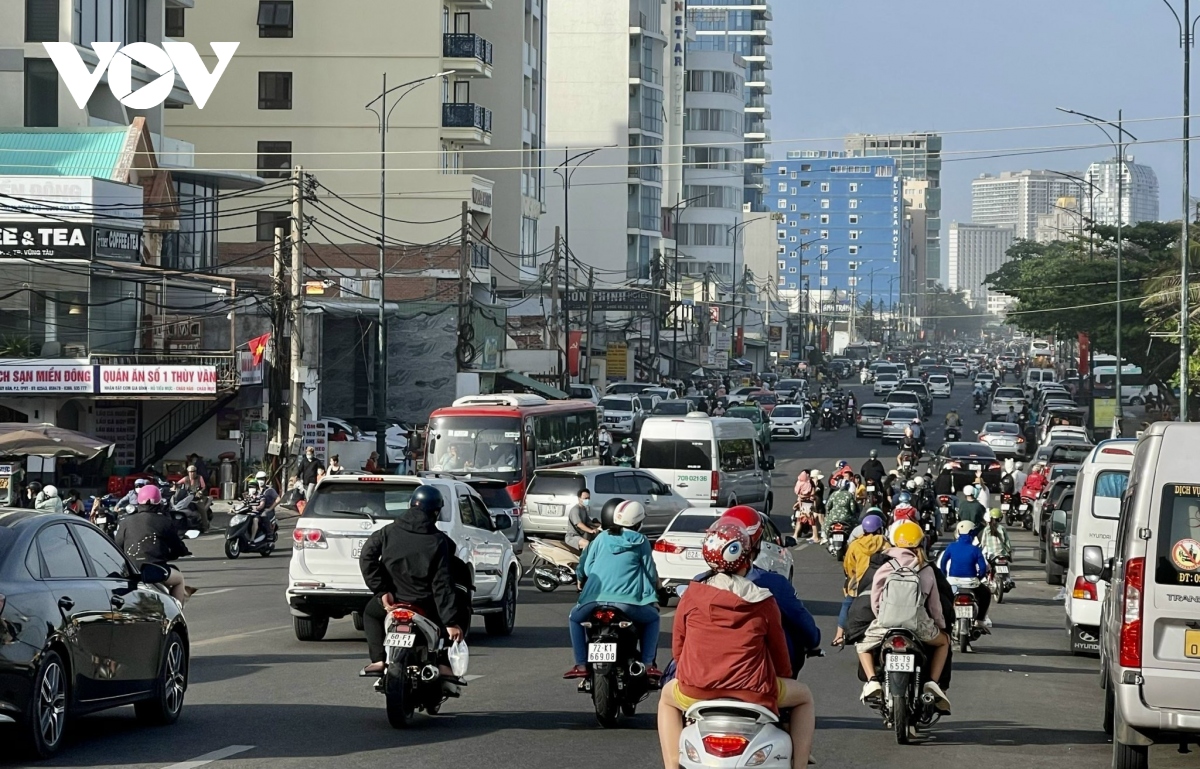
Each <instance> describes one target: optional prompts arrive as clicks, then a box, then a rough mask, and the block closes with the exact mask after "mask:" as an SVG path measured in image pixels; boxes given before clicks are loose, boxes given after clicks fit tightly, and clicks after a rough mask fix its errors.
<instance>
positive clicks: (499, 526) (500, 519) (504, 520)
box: [492, 513, 513, 531]
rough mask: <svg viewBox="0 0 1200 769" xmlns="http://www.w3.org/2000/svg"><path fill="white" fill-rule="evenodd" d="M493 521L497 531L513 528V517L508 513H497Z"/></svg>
mask: <svg viewBox="0 0 1200 769" xmlns="http://www.w3.org/2000/svg"><path fill="white" fill-rule="evenodd" d="M492 523H493V524H494V525H495V527H496V531H507V530H508V529H511V528H512V525H513V519H512V517H511V516H509V514H508V513H496V515H495V516H493V517H492Z"/></svg>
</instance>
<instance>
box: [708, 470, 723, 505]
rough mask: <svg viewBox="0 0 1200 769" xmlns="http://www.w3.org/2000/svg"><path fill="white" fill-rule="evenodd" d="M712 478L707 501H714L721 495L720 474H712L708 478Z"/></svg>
mask: <svg viewBox="0 0 1200 769" xmlns="http://www.w3.org/2000/svg"><path fill="white" fill-rule="evenodd" d="M710 477H711V478H712V486H711V490H710V491H709V495H708V496H709V499H713V500H715V499H716V498H717V497H719V496H720V495H721V474H720V473H717V472H714V473H712V474H711V476H710Z"/></svg>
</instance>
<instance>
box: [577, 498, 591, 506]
mask: <svg viewBox="0 0 1200 769" xmlns="http://www.w3.org/2000/svg"><path fill="white" fill-rule="evenodd" d="M579 504H581V505H583V506H584V507H591V506H592V500H590V499H584V500H581V501H580V503H579Z"/></svg>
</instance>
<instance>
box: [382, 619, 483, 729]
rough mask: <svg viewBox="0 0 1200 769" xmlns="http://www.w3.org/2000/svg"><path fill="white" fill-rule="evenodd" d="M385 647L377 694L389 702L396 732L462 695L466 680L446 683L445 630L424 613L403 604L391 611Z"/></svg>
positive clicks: (437, 710) (389, 719)
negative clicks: (440, 667)
mask: <svg viewBox="0 0 1200 769" xmlns="http://www.w3.org/2000/svg"><path fill="white" fill-rule="evenodd" d="M384 630H385V631H386V632H385V634H384V637H383V638H384V640H383V647H384V651H385V653H386V655H387V656H386V658H385V661H386V665H385V667H384V669H383V675H382V676H380V677H379V680H378V681H377V682H376V683H375V691H377V692H379V693H380V694H382V695H383V696H384V697H385V698H386V700H387V716H388V723H390V724H391V725H392V727H393V728H395V729H405V728H408V727H409V726H411V725H412V722H413V719H414V717H415V716H416V713H417V711H419V710H424V711H425V712H426V713H428V714H430V715H437V714H438V712H440V711H441V708H442V704H443V703H444V702H445V701H446V700H447V699H448V698H450V697H458V696H460V691H459V689H460V687H462V686H466V682H465V681H463V680H462V679H455V680H454V681H452V682H451V681H443V679H442V674H441V671H440V670H438V661H439V658H440V656H441V655H442V652H443V648H444V641H443V639H442V631H441V628H439V627H438V626H437V624H435V623H434V622H433V621H431V620H429V619H427V618H426V617H424V616H422V614H421V613H420V610H418V609H417V608H416V607H414V606H409V605H407V604H399V605H398V606H396V607H394V608H393V609H392V610H391V611H390V612H388V616H387V620H386V622H385V625H384Z"/></svg>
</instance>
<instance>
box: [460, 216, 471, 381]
mask: <svg viewBox="0 0 1200 769" xmlns="http://www.w3.org/2000/svg"><path fill="white" fill-rule="evenodd" d="M458 228H459V234H458V237H459V247H458V325H459V328H463V327H464V326H465V325H466V324H468V323H470V320H471V319H470V314H471V219H470V209H469V208H468V207H467V201H465V200H464V201H463V202H462V212H461V213H460V215H459V223H458ZM470 362H471V361H466V360H464V361H460V364H462V365H467V364H469V363H470Z"/></svg>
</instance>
